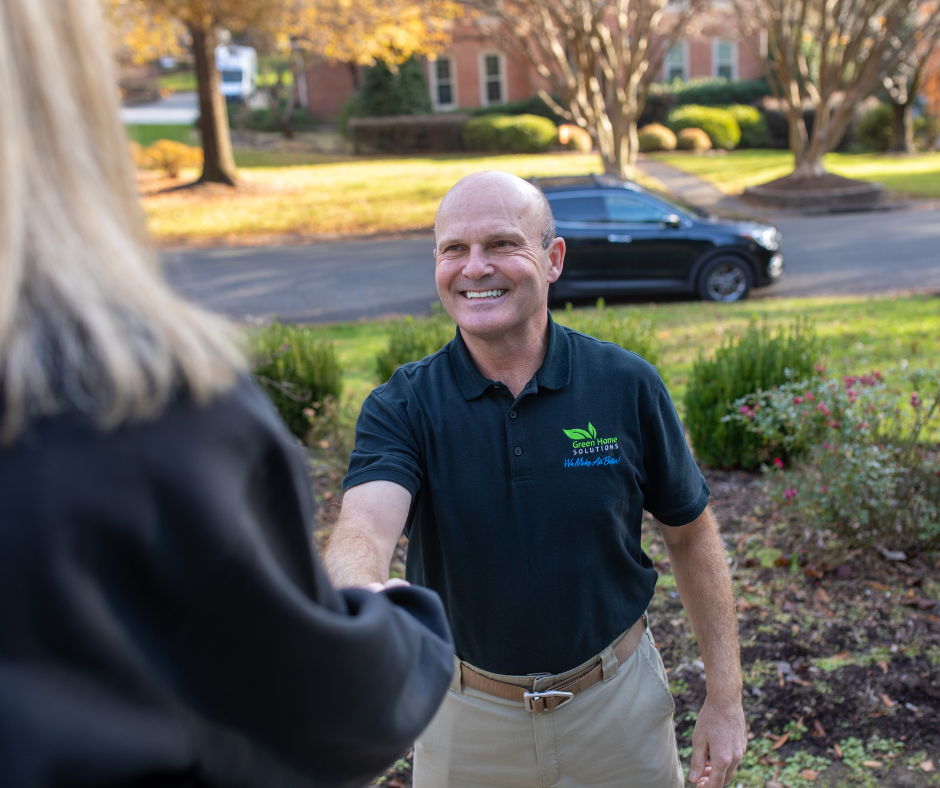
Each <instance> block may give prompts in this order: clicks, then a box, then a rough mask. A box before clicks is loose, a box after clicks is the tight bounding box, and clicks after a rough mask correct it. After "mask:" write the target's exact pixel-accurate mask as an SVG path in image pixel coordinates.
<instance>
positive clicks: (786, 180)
mask: <svg viewBox="0 0 940 788" xmlns="http://www.w3.org/2000/svg"><path fill="white" fill-rule="evenodd" d="M859 186H871V184H870V183H868V182H867V181H857V180H854V179H853V178H843V177H842V176H841V175H833V174H832V173H831V172H827V173H823V174H822V175H820V176H818V177H815V178H794V177H793V175H792V174H791V175H784V176H783V177H782V178H777V179H776V180H773V181H769V182H768V183H762V184H761V185H760V188H761V189H768V190H770V191H779V192H802V191H826V190H829V189H849V188H852V187H859Z"/></svg>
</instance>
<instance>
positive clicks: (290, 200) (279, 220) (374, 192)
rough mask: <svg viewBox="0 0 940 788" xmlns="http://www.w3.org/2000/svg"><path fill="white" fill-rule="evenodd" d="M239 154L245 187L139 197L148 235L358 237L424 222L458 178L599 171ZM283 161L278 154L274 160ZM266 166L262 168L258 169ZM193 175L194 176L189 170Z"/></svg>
mask: <svg viewBox="0 0 940 788" xmlns="http://www.w3.org/2000/svg"><path fill="white" fill-rule="evenodd" d="M272 156H273V154H250V155H248V154H242V155H241V157H240V158H241V159H242V161H245V162H247V163H248V166H246V168H245V169H243V170H242V171H241V177H242V179H243V181H244V188H242V189H239V190H237V191H232V192H231V193H219V192H218V191H212V192H211V193H205V194H203V193H197V192H185V191H184V192H172V193H164V194H158V195H154V196H147V197H144V198H143V204H144V209H145V211H146V213H147V216H148V219H149V224H150V230H151V232H152V233H153V235H154V237H156V238H157V239H160V238H173V239H174V240H176V241H186V240H190V239H199V238H215V237H219V236H224V237H232V236H235V237H237V236H240V235H242V236H250V235H253V234H263V233H301V234H305V235H320V234H342V235H358V234H368V233H377V232H394V231H402V230H413V229H420V228H426V227H430V226H431V225H432V224H433V221H434V212H435V210H436V209H437V205H438V203H439V202H440V199H441V197H443V196H444V194H445V192H446V191H447V190H448V189H449V188H450V187H451V186H453V185H454V183H456V181H457V180H459V179H460V178H462V177H463V176H464V175H468V174H470V173H472V172H479V171H480V170H493V169H496V170H505V171H507V172H512V173H515V174H516V175H520V176H522V177H524V178H527V177H531V176H533V175H540V176H548V175H571V174H580V173H590V172H598V171H599V167H600V160H599V158H598V157H597V155H595V154H578V153H558V154H542V155H531V156H520V155H513V156H492V155H490V156H485V155H480V156H472V155H471V156H468V155H450V156H443V155H442V156H431V157H414V158H394V159H357V160H355V161H350V160H348V159H346V160H332V161H329V162H323V161H322V160H321V161H320V162H319V163H310V164H298V165H294V166H271V165H273V164H274V162H276V161H279V159H277V158H269V157H272ZM280 161H283V158H281V159H280ZM263 165H268V166H263ZM189 174H190V175H193V176H194V175H195V173H189Z"/></svg>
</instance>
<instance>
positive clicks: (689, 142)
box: [676, 129, 712, 153]
mask: <svg viewBox="0 0 940 788" xmlns="http://www.w3.org/2000/svg"><path fill="white" fill-rule="evenodd" d="M676 147H677V148H678V149H679V150H691V151H695V152H696V153H700V152H701V151H703V150H711V148H712V141H711V139H709V136H708V135H707V134H706V133H705V132H704V131H702V130H701V129H682V131H680V132H679V136H678V137H676Z"/></svg>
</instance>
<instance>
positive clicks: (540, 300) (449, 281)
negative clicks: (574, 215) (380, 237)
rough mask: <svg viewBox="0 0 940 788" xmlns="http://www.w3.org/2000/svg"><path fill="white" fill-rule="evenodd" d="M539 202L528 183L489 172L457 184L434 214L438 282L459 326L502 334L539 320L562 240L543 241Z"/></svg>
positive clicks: (486, 333)
mask: <svg viewBox="0 0 940 788" xmlns="http://www.w3.org/2000/svg"><path fill="white" fill-rule="evenodd" d="M542 226H543V223H542V215H541V211H540V205H539V202H538V201H537V199H535V198H534V195H532V194H531V193H530V191H529V190H528V187H527V185H526V184H524V183H522V182H519V181H518V179H515V178H514V177H513V176H507V175H504V174H502V173H485V174H481V175H479V176H475V177H471V178H469V179H467V180H466V181H464V182H462V183H461V184H458V185H457V186H456V187H454V189H453V190H452V191H451V192H450V193H449V194H448V196H447V198H445V201H444V203H443V204H442V205H441V208H440V210H439V211H438V215H437V222H436V227H435V232H436V240H437V245H436V248H435V251H434V259H435V262H436V270H435V280H436V283H437V292H438V294H439V295H440V298H441V303H442V304H443V305H444V309H446V310H447V313H448V314H449V315H450V316H451V318H452V319H453V320H454V322H455V323H456V324H457V325H458V326H460V328H461V330H462V331H464V332H466V333H469V334H472V335H474V336H476V337H479V338H480V339H490V340H491V339H499V338H502V337H505V336H508V335H510V334H512V333H514V332H518V331H525V329H526V327H527V326H529V325H536V324H539V323H538V321H537V320H534V318H539V319H540V318H541V317H542V316H543V315H544V314H545V310H546V307H547V300H548V285H549V283H550V282H554V281H555V280H556V279H557V278H558V276H559V275H560V274H561V268H562V261H563V258H564V241H562V240H561V239H560V238H559V239H556V240H555V242H554V243H553V244H552V245H551V246H550V247H549V248H548V249H543V248H542V244H541V233H542Z"/></svg>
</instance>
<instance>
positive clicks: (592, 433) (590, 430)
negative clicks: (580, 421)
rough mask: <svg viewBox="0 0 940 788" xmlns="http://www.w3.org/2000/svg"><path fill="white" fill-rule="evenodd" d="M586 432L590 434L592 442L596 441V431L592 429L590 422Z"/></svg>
mask: <svg viewBox="0 0 940 788" xmlns="http://www.w3.org/2000/svg"><path fill="white" fill-rule="evenodd" d="M588 432H590V433H591V438H592V440H597V430H596V429H594V425H593V424H591V422H588Z"/></svg>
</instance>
